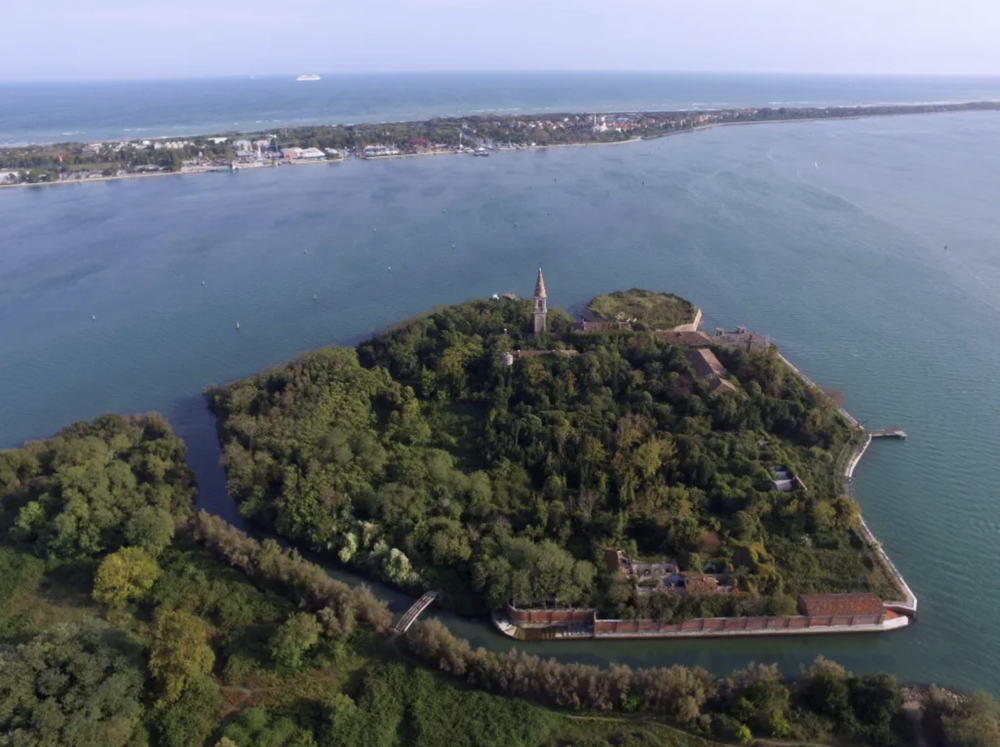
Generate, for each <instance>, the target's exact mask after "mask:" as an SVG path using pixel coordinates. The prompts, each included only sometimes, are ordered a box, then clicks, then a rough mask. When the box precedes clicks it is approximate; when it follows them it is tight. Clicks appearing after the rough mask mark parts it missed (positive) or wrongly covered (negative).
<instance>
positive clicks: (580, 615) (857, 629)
mask: <svg viewBox="0 0 1000 747" xmlns="http://www.w3.org/2000/svg"><path fill="white" fill-rule="evenodd" d="M492 617H493V624H494V625H495V626H496V627H497V629H498V630H500V632H501V633H503V634H504V635H507V636H509V637H510V638H515V639H517V640H522V641H523V640H575V639H579V638H593V639H597V640H601V639H608V638H610V639H619V638H729V637H739V636H761V635H816V634H821V633H826V634H837V633H885V632H888V631H891V630H898V629H900V628H905V627H906V626H907V625H909V624H910V618H909V617H907V616H906V615H903V614H897V613H896V612H894V611H892V610H889V609H886V611H885V612H883V613H882V614H880V615H819V616H817V615H812V616H809V615H787V616H782V617H698V618H694V619H692V620H684V621H683V622H679V623H661V622H657V621H656V620H611V619H601V618H598V617H597V610H595V609H554V610H551V609H518V608H516V607H513V606H512V605H507V609H506V610H505V611H502V612H501V611H499V610H498V611H496V612H494V613H493V616H492Z"/></svg>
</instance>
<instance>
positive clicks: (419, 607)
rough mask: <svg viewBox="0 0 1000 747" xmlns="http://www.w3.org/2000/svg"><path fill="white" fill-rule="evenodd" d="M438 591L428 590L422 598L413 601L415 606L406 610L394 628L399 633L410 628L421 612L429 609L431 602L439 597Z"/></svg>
mask: <svg viewBox="0 0 1000 747" xmlns="http://www.w3.org/2000/svg"><path fill="white" fill-rule="evenodd" d="M437 595H438V593H437V592H436V591H428V592H427V593H426V594H424V595H423V596H422V597H420V599H418V600H417V601H416V602H414V603H413V606H412V607H410V609H408V610H407V611H406V614H405V615H403V616H402V617H401V618H399V622H397V623H396V624H395V625H393V626H392V629H393V630H395V631H396V632H397V633H405V632H406V631H407V630H409V629H410V626H411V625H413V623H415V622H416V621H417V618H418V617H420V613H421V612H423V611H424V610H425V609H427V608H428V607H429V606H430V604H431V602H433V601H434V600H435V599H436V598H437Z"/></svg>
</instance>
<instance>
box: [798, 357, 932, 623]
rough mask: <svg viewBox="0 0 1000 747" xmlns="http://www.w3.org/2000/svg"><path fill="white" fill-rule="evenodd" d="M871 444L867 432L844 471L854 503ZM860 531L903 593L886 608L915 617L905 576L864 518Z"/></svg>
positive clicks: (914, 604)
mask: <svg viewBox="0 0 1000 747" xmlns="http://www.w3.org/2000/svg"><path fill="white" fill-rule="evenodd" d="M778 357H780V358H781V360H783V361H784V362H785V365H786V366H788V367H789V368H790V369H792V371H794V372H795V374H796V375H797V376H798V377H799V378H800V379H802V381H804V382H805V383H806V384H808V385H809V386H811V387H816V384H815V383H814V382H813V381H812V379H810V378H809V377H808V376H806V375H805V374H804V373H802V372H801V371H800V370H799V369H797V368H796V367H795V366H793V365H792V364H791V362H790V361H789V360H788V359H787V358H785V356H783V355H781V354H780V353H779V356H778ZM837 410H838V411H839V412H840V414H841V416H843V418H844V420H846V421H847V422H848V423H850V424H851V425H852V426H853V427H855V428H857V429H858V430H861V431H864V430H865V428H864V426H863V425H861V423H859V422H858V421H857V419H856V418H855V417H854V416H853V415H851V413H849V412H848V411H847V410H845V409H844V408H843V407H838V408H837ZM871 442H872V437H871V434H870V433H867V432H866V436H865V442H864V443H863V444H862V445H860V446H858V447H857V448H856V449H855V450H854V453H853V454H852V456H851V458H850V460H849V461H848V463H847V467H846V468H845V469H844V482H845V488H846V490H847V495H848V497H849V498H850V499H851V500H852V501H853V500H854V469H855V467H857V466H858V462H860V461H861V457H863V456H864V455H865V452H867V451H868V447H869V446H870V445H871ZM858 531H859V532H860V533H861V537H862V539H863V540H864V541H865V544H866V545H868V547H869V548H871V550H872V552H873V553H875V557H876V558H877V559H878V560H879V561H881V563H882V566H883V567H884V568H885V571H886V573H888V574H889V576H891V577H892V580H893V581H895V582H896V584H897V586H898V587H899V590H900V591H901V592H902V593H903V599H902V600H899V601H891V602H885V608H886V609H888V610H893V611H895V612H901V613H903V614H904V615H914V616H915V615H916V614H917V597H916V595H915V594H914V593H913V591H912V590H911V589H910V586H909V584H907V583H906V580H905V579H904V578H903V574H902V573H900V572H899V569H897V568H896V566H895V564H894V563H893V562H892V560H891V559H890V558H889V556H888V554H886V552H885V549H884V548H883V547H882V543H880V542H879V541H878V540H877V539H875V535H874V534H872V531H871V529H869V528H868V524H866V523H865V520H864V518H863V517H862V518H861V521H860V526H859V528H858Z"/></svg>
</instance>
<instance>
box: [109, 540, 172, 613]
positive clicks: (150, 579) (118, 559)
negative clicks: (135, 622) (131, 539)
mask: <svg viewBox="0 0 1000 747" xmlns="http://www.w3.org/2000/svg"><path fill="white" fill-rule="evenodd" d="M159 576H160V567H159V566H158V565H157V564H156V561H155V560H153V559H152V558H151V557H150V556H149V554H148V553H146V551H145V550H143V549H142V548H140V547H123V548H121V549H120V550H118V551H117V552H113V553H111V555H108V556H107V557H106V558H104V560H102V561H101V564H100V565H99V566H98V567H97V573H96V574H95V576H94V591H93V597H94V601H95V602H98V603H99V604H103V605H104V606H106V607H110V608H112V609H118V608H121V607H124V606H125V605H126V604H128V603H129V602H132V601H135V600H137V599H142V598H143V597H144V596H145V595H146V594H147V593H148V592H149V590H150V589H151V588H153V584H154V583H156V579H157V578H159Z"/></svg>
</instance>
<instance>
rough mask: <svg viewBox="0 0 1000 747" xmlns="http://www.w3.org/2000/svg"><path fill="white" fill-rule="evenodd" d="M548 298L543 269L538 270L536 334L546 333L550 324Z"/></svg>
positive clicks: (536, 284) (536, 283)
mask: <svg viewBox="0 0 1000 747" xmlns="http://www.w3.org/2000/svg"><path fill="white" fill-rule="evenodd" d="M548 313H549V307H548V298H547V297H546V295H545V279H544V278H543V277H542V268H541V267H539V268H538V280H537V281H536V282H535V334H536V335H537V334H538V333H539V332H546V331H547V330H548V328H549V324H548V319H547V317H548Z"/></svg>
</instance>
